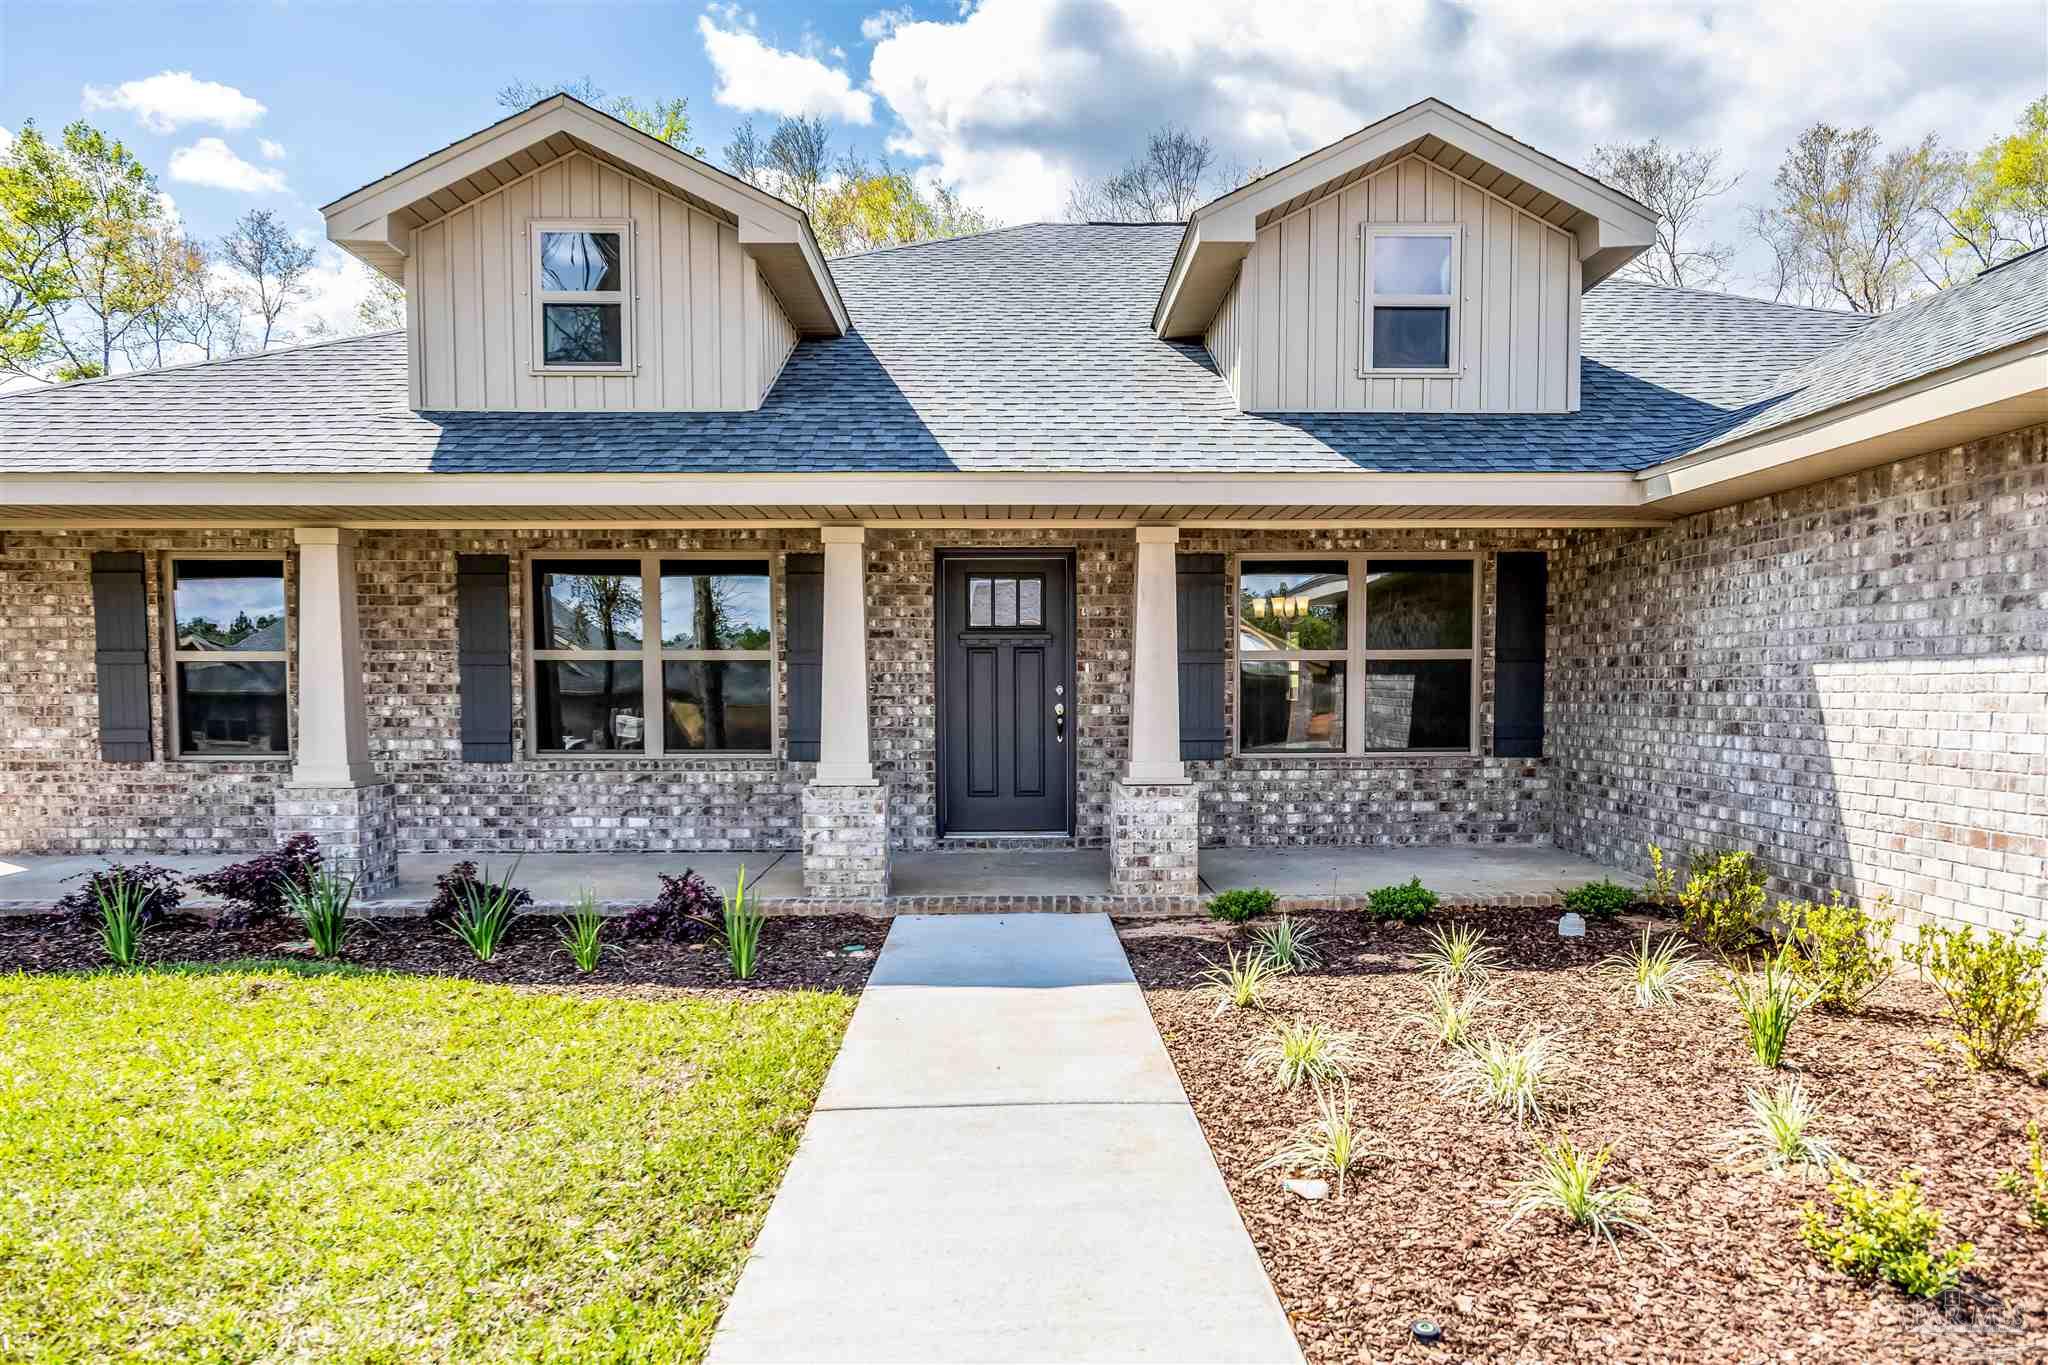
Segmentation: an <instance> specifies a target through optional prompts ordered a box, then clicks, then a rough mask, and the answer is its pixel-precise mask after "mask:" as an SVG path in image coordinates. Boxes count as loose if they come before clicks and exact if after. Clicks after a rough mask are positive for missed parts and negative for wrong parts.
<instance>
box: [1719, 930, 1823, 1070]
mask: <svg viewBox="0 0 2048 1365" xmlns="http://www.w3.org/2000/svg"><path fill="white" fill-rule="evenodd" d="M1728 990H1729V992H1730V993H1731V994H1733V995H1734V997H1735V1007H1736V1009H1738V1010H1740V1011H1741V1012H1742V1023H1743V1026H1744V1027H1745V1028H1746V1029H1748V1031H1749V1051H1750V1055H1751V1056H1753V1057H1755V1058H1756V1059H1757V1060H1758V1061H1759V1062H1761V1063H1763V1064H1764V1065H1765V1066H1767V1067H1769V1068H1771V1069H1772V1070H1773V1071H1775V1070H1777V1068H1778V1063H1779V1062H1780V1061H1782V1060H1784V1057H1785V1040H1786V1039H1787V1038H1789V1037H1791V1035H1792V1025H1793V1024H1795V1023H1797V1022H1798V1020H1799V1016H1800V1015H1802V1014H1804V1013H1806V1009H1807V1007H1808V1006H1809V1005H1811V1004H1812V1003H1813V990H1812V988H1811V987H1809V986H1807V984H1806V983H1805V982H1803V981H1801V980H1800V979H1799V977H1798V976H1797V975H1796V974H1795V973H1794V972H1793V970H1792V965H1791V955H1790V954H1789V953H1786V952H1782V951H1781V952H1778V953H1775V954H1773V955H1772V956H1771V957H1770V958H1769V959H1767V960H1766V961H1765V962H1764V969H1763V971H1762V972H1760V973H1758V974H1757V976H1756V978H1755V979H1754V980H1751V979H1750V978H1749V977H1747V976H1741V975H1737V976H1731V977H1729V978H1728Z"/></svg>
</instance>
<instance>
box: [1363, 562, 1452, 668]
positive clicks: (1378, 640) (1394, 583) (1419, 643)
mask: <svg viewBox="0 0 2048 1365" xmlns="http://www.w3.org/2000/svg"><path fill="white" fill-rule="evenodd" d="M1365 647H1366V648H1367V649H1470V648H1471V647H1472V561H1470V560H1469V559H1375V560H1372V561H1371V562H1370V563H1368V564H1367V565H1366V566H1365Z"/></svg>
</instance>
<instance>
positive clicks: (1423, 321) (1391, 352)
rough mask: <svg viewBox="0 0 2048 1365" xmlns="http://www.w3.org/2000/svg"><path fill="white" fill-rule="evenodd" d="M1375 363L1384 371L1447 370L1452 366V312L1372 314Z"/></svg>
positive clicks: (1375, 311)
mask: <svg viewBox="0 0 2048 1365" xmlns="http://www.w3.org/2000/svg"><path fill="white" fill-rule="evenodd" d="M1372 363H1373V364H1374V365H1375V366H1377V367H1378V368H1380V369H1383V370H1425V369H1437V370H1440V369H1444V368H1446V367H1448V366H1449V365H1450V363H1451V310H1450V309H1448V308H1375V309H1373V310H1372Z"/></svg>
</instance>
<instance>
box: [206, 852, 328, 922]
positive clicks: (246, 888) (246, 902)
mask: <svg viewBox="0 0 2048 1365" xmlns="http://www.w3.org/2000/svg"><path fill="white" fill-rule="evenodd" d="M319 870H320V841H319V840H318V839H315V838H314V837H313V836H312V835H310V834H294V835H293V836H292V837H291V838H289V839H287V840H285V841H284V842H283V843H282V844H279V845H278V846H277V847H276V848H273V849H270V850H268V851H267V852H263V853H259V854H257V855H256V856H255V857H253V858H250V859H248V860H247V861H246V862H239V863H229V864H228V865H227V866H226V867H219V868H215V869H214V870H213V871H211V872H206V873H202V874H201V875H199V876H197V877H194V878H193V879H192V885H194V886H196V887H198V888H199V889H200V890H201V891H204V892H205V893H206V894H207V895H209V896H218V897H220V898H221V899H222V900H224V901H226V902H227V903H228V908H227V909H225V910H223V911H221V912H220V914H219V915H217V916H215V917H214V921H213V922H214V926H215V927H216V928H220V929H240V928H242V927H244V926H246V925H249V924H253V923H255V922H256V921H257V920H259V919H268V918H270V917H272V916H274V915H278V914H281V913H283V911H284V910H285V909H286V908H287V905H288V904H289V901H290V897H289V896H288V895H287V894H286V890H285V889H286V888H287V887H296V888H299V889H304V888H306V887H308V886H310V885H311V884H312V880H313V875H314V874H315V873H316V872H318V871H319Z"/></svg>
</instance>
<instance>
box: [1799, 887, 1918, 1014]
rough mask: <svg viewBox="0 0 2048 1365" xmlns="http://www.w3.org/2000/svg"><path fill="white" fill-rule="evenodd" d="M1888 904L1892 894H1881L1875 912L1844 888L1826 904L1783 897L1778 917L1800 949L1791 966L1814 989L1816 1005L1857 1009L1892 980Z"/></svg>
mask: <svg viewBox="0 0 2048 1365" xmlns="http://www.w3.org/2000/svg"><path fill="white" fill-rule="evenodd" d="M1889 906H1890V898H1889V897H1879V898H1878V902H1877V908H1878V913H1877V914H1875V915H1873V914H1870V913H1869V912H1867V911H1865V910H1864V909H1863V907H1861V906H1859V905H1857V904H1856V903H1855V902H1853V901H1848V900H1844V899H1843V898H1842V893H1841V892H1839V891H1835V892H1831V893H1830V894H1829V896H1828V899H1827V902H1826V903H1825V904H1822V903H1821V902H1819V901H1779V902H1778V918H1779V920H1780V921H1782V922H1783V923H1784V925H1785V926H1786V928H1787V929H1789V930H1790V931H1791V933H1792V941H1793V943H1794V945H1795V946H1796V947H1797V948H1798V949H1799V956H1798V957H1796V958H1794V959H1793V960H1792V968H1793V970H1794V971H1796V972H1798V973H1799V975H1800V976H1802V977H1804V978H1805V979H1806V981H1807V982H1808V984H1810V985H1811V986H1812V987H1813V988H1814V997H1813V1000H1814V1003H1815V1004H1816V1005H1819V1006H1820V1007H1821V1008H1822V1009H1824V1010H1828V1011H1830V1012H1833V1013H1841V1014H1851V1013H1854V1012H1855V1011H1856V1010H1858V1009H1860V1008H1862V1006H1863V1002H1864V1001H1865V1000H1868V999H1869V998H1870V993H1871V992H1872V991H1874V990H1876V989H1877V988H1878V987H1879V986H1882V985H1883V984H1884V983H1885V982H1886V981H1888V980H1890V979H1891V974H1892V957H1891V953H1890V951H1889V949H1890V947H1891V941H1892V920H1891V918H1890V917H1889V916H1887V915H1885V914H1884V913H1883V912H1884V911H1885V910H1886V909H1887V908H1889Z"/></svg>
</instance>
